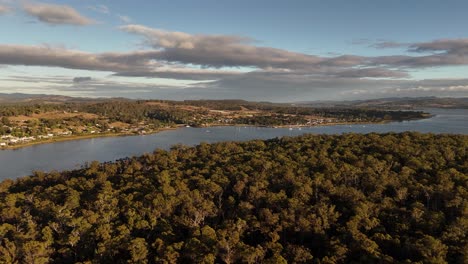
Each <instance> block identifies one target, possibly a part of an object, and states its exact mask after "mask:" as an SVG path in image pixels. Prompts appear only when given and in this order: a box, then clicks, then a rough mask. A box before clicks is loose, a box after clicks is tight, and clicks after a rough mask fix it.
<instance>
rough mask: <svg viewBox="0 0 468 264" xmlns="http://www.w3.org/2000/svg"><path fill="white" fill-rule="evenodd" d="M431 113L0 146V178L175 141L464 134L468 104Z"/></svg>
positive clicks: (107, 158) (467, 126)
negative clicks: (396, 118)
mask: <svg viewBox="0 0 468 264" xmlns="http://www.w3.org/2000/svg"><path fill="white" fill-rule="evenodd" d="M425 111H426V112H430V113H431V114H434V115H435V116H433V117H431V118H428V119H422V120H415V121H404V122H392V123H386V124H368V125H337V126H316V127H307V128H301V129H299V128H294V129H292V130H291V129H289V128H265V127H233V126H225V127H209V128H181V129H177V130H168V131H163V132H160V133H157V134H152V135H145V136H126V137H107V138H92V139H82V140H74V141H65V142H57V143H50V144H42V145H34V146H30V147H25V148H20V149H15V150H0V180H3V179H7V178H10V179H14V178H18V177H21V176H25V175H30V174H31V172H32V171H33V170H41V171H51V170H68V169H75V168H79V167H80V166H82V164H84V163H85V162H89V161H93V160H98V161H113V160H116V159H120V158H124V157H129V156H135V155H141V154H143V153H145V152H152V151H154V150H155V149H156V148H162V149H169V148H170V147H171V146H172V145H175V144H179V143H180V144H184V145H196V144H199V143H201V142H208V143H211V142H220V141H243V140H249V139H268V138H275V137H282V136H297V135H301V134H306V133H313V134H341V133H351V132H354V133H370V132H377V133H385V132H403V131H419V132H431V133H452V134H468V109H425Z"/></svg>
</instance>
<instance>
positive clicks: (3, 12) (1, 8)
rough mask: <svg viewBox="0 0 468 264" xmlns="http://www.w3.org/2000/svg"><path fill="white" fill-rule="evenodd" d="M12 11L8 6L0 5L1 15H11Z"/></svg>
mask: <svg viewBox="0 0 468 264" xmlns="http://www.w3.org/2000/svg"><path fill="white" fill-rule="evenodd" d="M10 11H11V9H10V8H9V7H8V6H5V5H0V15H4V14H6V13H9V12H10Z"/></svg>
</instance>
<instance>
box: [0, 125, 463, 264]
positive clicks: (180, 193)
mask: <svg viewBox="0 0 468 264" xmlns="http://www.w3.org/2000/svg"><path fill="white" fill-rule="evenodd" d="M467 150H468V136H462V135H433V134H420V133H401V134H394V133H388V134H367V135H358V134H345V135H340V136H326V135H306V136H301V137H297V138H288V137H285V138H281V139H271V140H267V141H260V140H254V141H249V142H242V143H233V142H225V143H217V144H201V145H199V146H196V147H184V146H175V147H173V148H172V149H171V151H163V150H156V151H155V152H154V153H152V154H145V155H143V156H141V157H133V158H126V159H122V160H119V161H117V162H115V163H98V162H93V163H90V164H88V165H87V166H86V167H84V168H82V169H79V170H74V171H66V172H62V173H42V172H36V173H35V174H34V175H33V176H31V177H26V178H21V179H17V180H15V181H11V180H7V181H4V182H3V183H1V184H0V263H49V262H52V263H77V262H80V263H112V262H113V263H393V262H397V263H410V262H419V263H466V261H467V259H468V255H467V242H468V236H467V235H468V234H467V232H466V230H468V221H467V219H468V210H467V208H468V199H467V198H468V192H467V187H468V186H467V185H468V153H467Z"/></svg>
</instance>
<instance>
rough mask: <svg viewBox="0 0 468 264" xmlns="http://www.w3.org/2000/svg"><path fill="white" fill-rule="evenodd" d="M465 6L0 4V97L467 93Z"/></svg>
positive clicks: (103, 0) (83, 0)
mask: <svg viewBox="0 0 468 264" xmlns="http://www.w3.org/2000/svg"><path fill="white" fill-rule="evenodd" d="M466 10H468V2H467V1H375V0H374V1H370V0H367V1H364V0H354V1H347V0H342V1H310V0H309V1H272V0H270V1H263V0H261V1H260V0H257V1H244V0H241V1H219V0H218V1H215V0H213V1H203V0H200V1H174V0H173V1H139V0H135V1H121V0H100V1H98V0H96V1H95V0H71V1H52V0H51V1H28V0H25V1H13V0H0V32H2V34H0V93H1V92H4V93H11V92H25V93H48V94H64V95H76V96H91V97H96V96H105V97H110V96H123V97H131V98H166V99H176V100H183V99H202V98H217V99H219V98H242V99H248V100H271V101H297V100H347V99H362V98H377V97H394V96H455V97H460V96H468V79H467V78H466V73H467V72H468V71H467V70H468V67H467V66H468V32H467V31H468V29H467V28H466V25H468V16H466ZM80 77H89V78H80Z"/></svg>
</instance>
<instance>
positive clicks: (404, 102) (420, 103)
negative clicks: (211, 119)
mask: <svg viewBox="0 0 468 264" xmlns="http://www.w3.org/2000/svg"><path fill="white" fill-rule="evenodd" d="M116 99H117V100H130V101H132V100H133V99H128V98H90V97H71V96H63V95H51V94H24V93H0V104H5V103H66V102H88V101H106V100H116ZM135 100H136V99H135ZM189 101H191V100H189ZM201 101H224V100H201ZM227 101H233V102H235V101H238V102H247V101H244V100H227ZM263 103H267V102H263ZM292 104H293V105H296V106H308V107H347V108H349V107H360V108H362V107H364V108H366V107H369V108H375V107H379V108H386V109H414V108H468V97H461V98H454V97H389V98H379V99H367V100H349V101H346V100H344V101H301V102H295V103H292Z"/></svg>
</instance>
